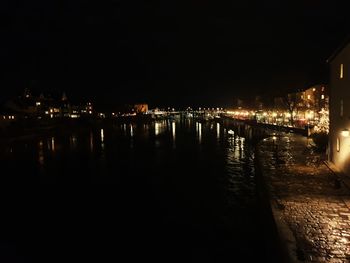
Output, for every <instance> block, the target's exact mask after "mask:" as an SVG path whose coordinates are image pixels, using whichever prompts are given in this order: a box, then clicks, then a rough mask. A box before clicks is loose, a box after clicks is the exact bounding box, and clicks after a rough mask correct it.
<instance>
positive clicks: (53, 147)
mask: <svg viewBox="0 0 350 263" xmlns="http://www.w3.org/2000/svg"><path fill="white" fill-rule="evenodd" d="M55 150H56V147H55V137H52V138H51V151H52V152H55Z"/></svg>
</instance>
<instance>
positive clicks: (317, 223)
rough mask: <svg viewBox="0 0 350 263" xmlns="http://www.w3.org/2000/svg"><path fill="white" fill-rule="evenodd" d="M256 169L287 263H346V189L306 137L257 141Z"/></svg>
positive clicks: (349, 207)
mask: <svg viewBox="0 0 350 263" xmlns="http://www.w3.org/2000/svg"><path fill="white" fill-rule="evenodd" d="M257 154H258V160H259V166H260V168H261V174H262V177H263V179H264V182H265V183H266V185H267V189H268V194H269V197H270V200H271V202H270V203H271V207H272V211H273V215H274V218H275V221H276V225H277V227H278V230H279V234H280V236H281V239H282V242H283V243H284V245H285V247H286V248H287V251H288V254H289V257H290V259H291V262H332V263H336V262H350V189H349V188H348V185H345V184H344V183H343V182H340V181H339V180H337V177H336V176H335V174H334V173H333V172H332V171H331V170H330V169H329V168H328V167H327V166H326V165H325V163H324V161H325V156H324V154H320V153H318V152H316V151H315V150H314V148H313V147H312V145H311V141H310V139H308V138H306V137H304V136H301V135H296V134H285V133H280V134H276V136H274V137H270V138H266V139H264V140H263V141H262V142H260V143H259V145H258V148H257Z"/></svg>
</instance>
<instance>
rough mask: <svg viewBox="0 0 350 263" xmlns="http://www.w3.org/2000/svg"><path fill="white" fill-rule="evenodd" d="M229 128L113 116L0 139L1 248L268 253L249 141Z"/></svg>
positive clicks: (14, 252) (43, 252)
mask: <svg viewBox="0 0 350 263" xmlns="http://www.w3.org/2000/svg"><path fill="white" fill-rule="evenodd" d="M234 130H235V134H234V135H233V136H232V135H230V134H229V133H228V127H227V126H226V125H224V124H223V123H216V122H207V123H199V122H196V121H193V120H190V119H182V120H177V121H158V122H154V123H150V124H133V125H131V124H123V123H118V124H115V125H114V126H105V127H100V128H95V129H85V130H79V131H75V130H71V131H69V130H68V131H67V132H65V133H64V134H62V133H61V134H56V133H54V132H52V134H48V135H45V136H41V137H36V138H32V139H22V140H17V141H13V142H11V143H8V144H6V143H5V144H3V145H1V153H0V165H1V167H2V171H3V172H2V173H1V187H2V188H1V204H2V216H1V217H2V221H1V222H2V224H1V240H0V249H1V250H0V252H1V255H2V256H3V257H4V258H6V259H14V260H17V261H14V262H39V261H40V262H41V261H42V262H67V261H69V262H70V261H74V262H80V261H86V260H88V259H89V260H93V261H95V262H116V261H117V260H121V259H122V258H123V260H122V261H121V262H135V261H140V260H142V261H150V262H182V261H189V262H227V261H228V260H229V261H231V262H280V258H279V251H277V250H278V248H277V245H276V244H277V243H278V242H277V240H276V237H275V234H274V231H275V230H274V229H273V224H272V223H271V222H270V219H269V216H266V214H268V212H267V211H265V210H264V209H265V208H264V206H263V205H262V203H263V200H260V198H259V194H258V189H259V187H258V186H257V183H256V182H257V180H256V175H255V170H254V169H255V168H254V145H253V144H252V142H251V140H250V139H249V138H245V137H244V136H243V135H240V133H239V130H240V129H238V128H237V129H234ZM0 259H1V257H0ZM107 259H108V260H107ZM9 262H10V261H9Z"/></svg>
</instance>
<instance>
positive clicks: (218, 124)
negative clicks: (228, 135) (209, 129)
mask: <svg viewBox="0 0 350 263" xmlns="http://www.w3.org/2000/svg"><path fill="white" fill-rule="evenodd" d="M216 138H217V139H220V123H216Z"/></svg>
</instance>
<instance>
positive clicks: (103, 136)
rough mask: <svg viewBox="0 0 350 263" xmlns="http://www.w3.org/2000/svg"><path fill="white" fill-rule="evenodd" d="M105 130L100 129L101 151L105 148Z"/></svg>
mask: <svg viewBox="0 0 350 263" xmlns="http://www.w3.org/2000/svg"><path fill="white" fill-rule="evenodd" d="M104 141H105V132H104V130H103V129H101V149H102V151H103V150H104V149H105V143H104Z"/></svg>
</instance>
